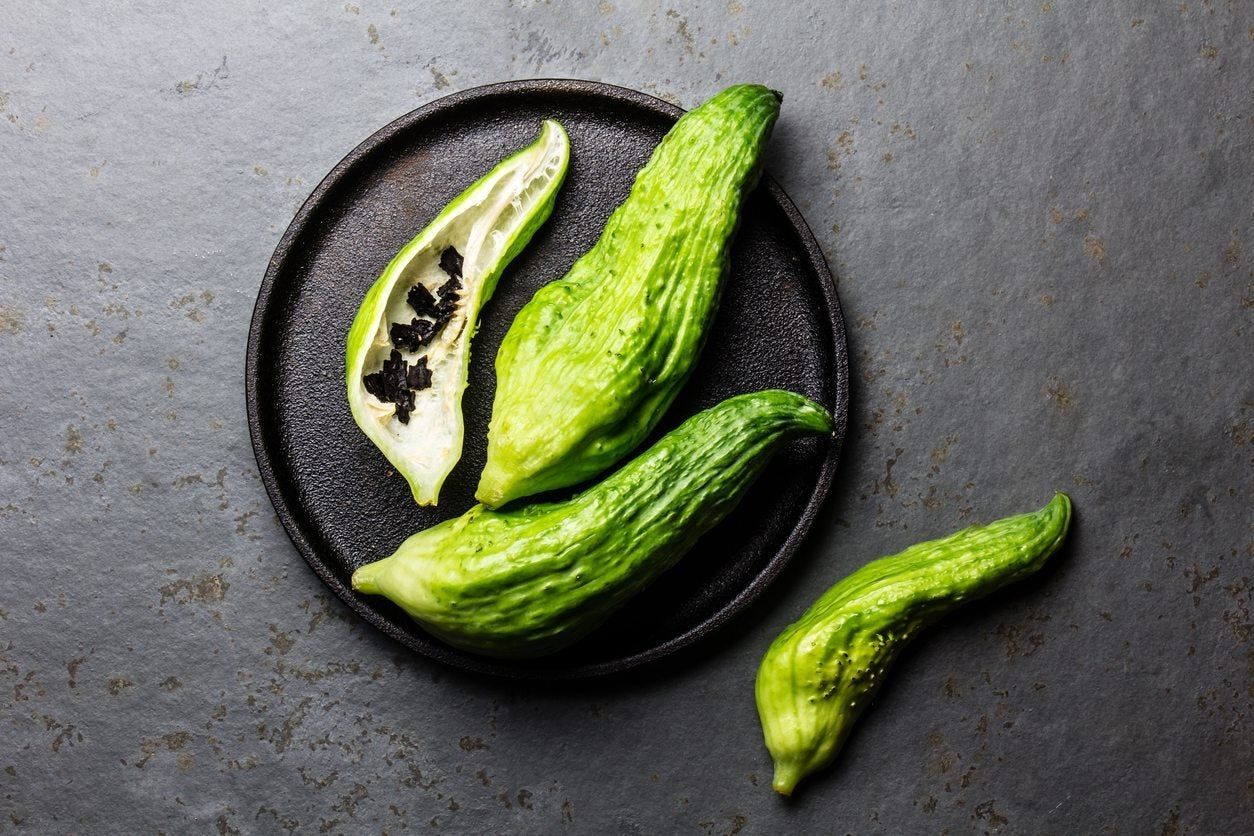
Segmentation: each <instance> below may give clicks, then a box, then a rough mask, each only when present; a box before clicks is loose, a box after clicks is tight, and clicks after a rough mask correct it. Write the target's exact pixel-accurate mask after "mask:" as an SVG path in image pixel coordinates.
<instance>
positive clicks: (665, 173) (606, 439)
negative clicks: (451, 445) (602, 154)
mask: <svg viewBox="0 0 1254 836" xmlns="http://www.w3.org/2000/svg"><path fill="white" fill-rule="evenodd" d="M779 103H780V94H779V93H776V92H773V91H771V90H769V89H767V88H766V87H762V86H760V85H756V84H744V85H738V86H735V87H729V88H727V89H726V90H724V91H722V92H721V93H719V94H718V95H716V96H714V97H713V98H712V99H710V100H709V101H707V102H706V103H705V104H703V105H701V106H700V107H698V108H696V109H695V110H693V111H691V112H690V113H687V114H685V115H684V116H683V117H681V118H680V119H679V121H678V122H677V123H676V124H675V126H674V127H673V128H672V129H671V130H670V132H669V133H667V135H666V137H665V138H664V139H663V140H662V142H661V144H659V145H658V147H657V148H656V149H655V150H654V152H653V156H652V157H651V158H650V160H649V162H648V164H647V165H646V166H645V167H644V168H643V169H642V170H641V171H640V173H639V174H638V175H637V177H636V181H635V184H634V185H633V186H632V189H631V194H630V195H629V196H628V197H627V199H626V200H625V201H624V202H623V203H622V205H620V206H619V207H618V208H617V209H616V210H615V211H614V214H613V215H611V216H610V219H609V221H608V222H607V223H606V225H605V229H604V231H603V232H602V233H601V237H600V239H599V240H598V241H597V243H596V245H595V246H593V248H592V249H591V250H589V251H588V252H587V253H586V254H584V256H583V257H581V258H580V259H579V260H578V261H576V262H575V264H574V266H573V267H571V269H570V272H569V273H568V274H567V275H566V277H565V278H563V279H561V280H560V281H556V282H553V283H551V284H549V285H547V286H545V287H544V288H542V289H541V290H540V291H539V292H538V293H536V295H535V297H534V298H533V299H532V300H531V301H530V302H529V303H528V304H527V305H526V306H525V307H524V308H523V309H522V310H521V311H520V312H519V314H518V316H517V318H515V320H514V322H513V324H512V325H511V326H510V329H509V332H508V333H507V334H506V335H505V339H504V341H503V342H502V344H501V348H500V351H499V352H498V353H497V356H496V373H497V387H496V399H495V403H494V404H493V408H492V420H491V425H490V427H489V430H488V454H487V464H486V466H485V467H484V470H483V474H482V476H481V477H480V481H479V486H478V490H477V491H476V494H475V496H476V498H478V499H479V501H480V502H482V503H483V504H485V505H487V506H489V507H493V508H496V507H499V506H501V505H503V504H504V503H506V502H509V501H511V500H514V499H518V498H519V497H523V496H529V495H531V494H535V493H539V492H541V491H546V490H552V489H555V488H562V487H567V486H570V485H575V484H578V483H580V482H583V481H585V480H587V479H589V478H591V477H593V476H596V475H597V474H599V473H601V472H602V471H604V470H605V469H606V468H608V467H610V466H611V465H613V464H615V463H616V462H618V461H619V460H620V459H622V458H623V457H624V456H625V455H626V454H627V453H629V452H630V451H631V450H633V449H634V448H635V447H636V446H637V445H638V444H639V443H640V442H641V441H643V440H644V438H645V437H646V436H647V435H648V434H649V432H650V431H651V430H652V429H653V428H654V427H655V426H656V425H657V423H658V421H659V420H660V419H661V417H662V415H663V413H665V411H666V409H667V407H669V406H670V404H671V402H672V401H673V400H674V398H675V395H676V394H677V393H678V392H679V390H680V388H681V387H682V386H683V384H684V382H685V381H686V380H687V379H688V376H689V374H690V373H691V371H692V369H693V366H694V365H695V364H696V361H697V357H698V355H699V354H700V351H701V346H702V344H703V342H704V340H705V335H706V332H707V330H708V326H709V324H710V322H711V320H712V319H713V317H714V313H715V310H716V309H717V307H718V300H719V292H720V286H721V284H722V279H723V276H724V274H725V272H726V270H727V263H728V253H729V250H730V248H731V242H732V236H733V234H734V233H735V230H736V225H737V222H738V221H739V217H740V207H741V203H742V201H743V198H744V196H745V194H746V193H747V192H748V191H749V190H751V189H752V188H753V186H754V184H755V183H756V181H757V178H758V175H759V171H760V157H761V153H762V149H763V147H764V146H765V144H766V141H767V138H768V137H769V135H770V132H771V128H772V126H773V125H774V124H775V119H776V117H777V116H778V114H779Z"/></svg>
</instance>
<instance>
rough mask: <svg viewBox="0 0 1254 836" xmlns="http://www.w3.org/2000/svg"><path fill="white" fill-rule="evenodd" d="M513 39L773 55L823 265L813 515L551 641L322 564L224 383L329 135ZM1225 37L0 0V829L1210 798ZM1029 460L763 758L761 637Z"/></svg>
mask: <svg viewBox="0 0 1254 836" xmlns="http://www.w3.org/2000/svg"><path fill="white" fill-rule="evenodd" d="M210 5H212V6H214V7H217V9H218V10H217V11H215V12H213V13H208V12H205V11H203V7H207V6H210ZM54 6H62V7H64V8H63V9H62V10H54V9H53V8H52V7H54ZM123 6H125V7H126V8H127V9H128V10H127V11H117V10H116V9H117V8H118V7H123ZM176 6H183V7H184V10H183V11H178V10H176V9H175V8H174V7H176ZM946 6H959V7H960V8H958V9H957V10H947V9H945V8H944V7H946ZM71 7H72V8H73V11H70V10H69V9H70V8H71ZM110 9H112V10H110ZM472 9H473V10H472ZM534 76H575V77H582V78H591V79H600V80H605V81H610V82H615V83H619V84H623V85H627V86H630V87H635V88H638V89H642V90H645V91H649V92H652V93H655V94H657V95H660V96H663V97H665V98H667V99H669V100H672V101H677V102H679V103H681V104H683V105H686V106H688V105H692V104H694V103H696V102H698V101H700V100H701V99H702V98H704V97H705V96H707V95H709V94H711V93H713V92H714V91H716V90H717V89H718V88H719V87H720V86H722V85H724V84H726V83H730V82H732V81H738V80H754V81H762V82H766V83H768V84H770V85H771V86H773V87H777V88H779V89H781V90H783V91H784V92H785V94H786V99H785V103H784V111H783V118H782V121H781V123H780V126H779V129H778V131H777V134H776V138H775V140H774V141H773V144H772V147H771V151H770V159H769V168H770V169H771V171H772V173H773V174H774V175H775V176H776V177H777V178H779V179H780V180H781V181H782V183H783V184H784V186H785V188H787V189H788V191H789V192H790V193H791V194H792V196H793V197H794V198H795V199H796V200H797V202H798V203H799V205H800V206H801V208H802V210H803V211H804V212H805V214H806V216H807V218H808V219H809V221H810V223H811V225H812V226H813V228H814V229H815V232H816V233H817V235H818V237H819V239H820V240H821V241H822V242H823V244H824V247H825V248H826V249H827V251H828V254H829V257H830V259H831V261H832V265H833V267H834V268H835V269H836V270H837V271H838V272H839V274H840V294H841V299H842V301H843V303H844V306H845V313H846V317H847V321H848V324H849V330H850V341H851V344H850V350H851V351H850V353H851V356H852V358H853V361H854V370H853V371H854V377H855V388H854V392H853V396H854V402H853V411H852V413H851V422H850V425H851V430H852V432H851V437H850V438H849V441H848V443H847V446H846V459H845V462H844V464H843V468H842V472H841V474H840V477H839V480H838V484H837V485H836V488H835V491H834V496H833V499H832V501H831V502H830V503H829V505H828V507H827V510H826V513H825V515H824V517H825V519H824V521H823V523H822V524H821V525H820V526H819V528H818V530H817V531H815V533H814V536H813V537H812V538H811V539H810V541H809V542H808V545H807V547H806V548H805V549H803V551H802V553H801V554H800V555H799V556H798V558H797V559H796V560H795V561H794V563H793V564H792V565H791V566H790V567H789V569H788V571H787V572H786V573H785V575H784V577H783V578H782V579H781V580H780V582H778V583H777V584H776V586H775V587H773V589H772V590H771V592H770V594H768V596H767V597H766V599H765V600H764V601H763V602H762V603H761V604H760V605H758V606H756V607H755V608H753V609H752V610H751V611H750V612H749V613H748V614H747V616H746V617H744V618H742V619H741V620H740V621H739V622H738V623H737V624H735V625H734V626H733V627H732V628H731V629H730V630H728V631H726V632H725V633H724V634H722V635H720V636H719V637H718V638H717V639H716V640H714V641H713V642H710V643H707V644H704V645H701V646H700V647H699V648H698V649H697V651H696V652H695V653H690V654H687V655H686V656H684V657H683V658H682V660H681V661H680V662H679V663H678V664H672V665H668V666H662V667H659V668H650V669H644V670H640V671H638V672H636V673H634V674H632V675H631V676H630V677H628V678H627V679H625V680H618V681H614V682H608V683H590V684H581V685H573V686H563V687H561V688H551V689H540V688H535V687H531V686H520V685H510V684H500V683H497V682H493V681H487V680H481V679H476V678H471V677H467V676H464V675H461V674H458V673H456V672H453V671H450V670H447V669H444V668H441V667H438V666H435V665H433V664H430V663H428V662H426V661H424V660H422V659H419V658H411V657H410V656H409V655H407V654H406V653H403V652H401V651H400V649H399V648H398V646H396V645H393V644H392V643H390V642H389V641H387V640H385V639H383V638H381V637H380V636H378V635H376V634H375V633H374V632H373V631H372V630H371V629H369V628H366V627H363V626H362V625H361V624H360V623H358V621H357V620H356V619H355V617H353V616H351V615H350V614H349V613H348V611H347V610H346V609H345V608H344V607H342V606H340V605H339V603H338V602H337V601H335V600H332V599H329V598H328V595H327V593H326V592H324V591H323V587H322V586H321V584H320V583H319V582H318V580H317V579H316V578H315V577H314V575H313V574H312V573H311V572H310V571H309V570H308V569H307V568H306V566H305V564H304V563H303V562H302V561H301V560H300V558H299V557H298V556H297V554H296V552H295V550H294V549H293V548H292V547H291V546H290V544H289V542H288V541H287V539H286V537H285V535H284V533H283V531H282V530H281V528H280V527H279V526H278V524H277V523H276V521H275V519H274V517H273V515H272V513H271V510H270V506H269V503H268V501H267V499H266V496H265V492H264V490H263V488H262V486H261V484H260V483H259V481H258V476H257V472H256V469H255V466H254V462H253V457H252V451H251V449H250V447H249V442H248V434H247V429H246V425H245V418H244V404H243V385H242V377H243V360H244V356H243V355H244V343H245V337H246V333H247V328H248V319H249V315H250V313H251V310H252V304H253V298H254V295H255V293H256V290H257V287H258V284H259V282H260V279H261V275H262V272H263V270H264V266H265V264H266V260H267V258H268V257H269V255H270V253H271V251H272V250H273V247H274V245H275V243H276V241H277V239H278V236H279V234H280V233H281V231H282V230H283V229H284V227H285V226H286V224H287V223H288V221H289V220H290V218H291V216H292V214H293V212H294V211H295V210H296V208H297V207H298V206H299V205H300V203H301V201H302V200H303V199H304V197H305V196H306V195H307V194H308V192H309V191H310V190H311V189H312V187H313V186H314V185H315V184H316V183H317V181H318V179H319V178H320V177H321V176H322V175H323V174H324V173H325V172H326V171H327V170H328V169H329V168H330V167H331V166H332V165H333V164H334V163H335V162H336V161H337V160H339V159H340V157H341V156H342V155H343V154H345V153H346V152H347V151H348V150H349V149H351V148H352V147H353V146H354V145H355V144H356V143H357V142H358V141H360V140H361V139H363V138H364V137H365V136H367V135H368V134H369V133H371V132H372V131H373V130H375V129H376V128H377V127H379V126H380V125H382V124H384V123H385V122H387V121H389V120H390V119H391V118H393V117H395V116H397V115H399V114H401V113H403V112H405V111H407V110H409V109H411V108H413V107H416V106H417V105H420V104H422V103H423V102H426V101H430V100H431V99H433V98H435V97H438V96H440V95H442V94H444V93H448V92H451V91H454V90H459V89H464V88H467V87H471V86H474V85H477V84H482V83H487V82H492V81H498V80H503V79H511V78H525V77H534ZM1252 79H1254V6H1252V5H1251V4H1250V3H1249V2H1241V1H1240V0H1239V1H1238V2H1223V1H1222V0H1214V2H1210V0H1207V2H1193V0H1189V2H1186V3H1183V4H1177V3H1124V2H1105V3H1089V2H1082V0H1053V2H1047V3H1042V2H1039V0H1038V1H1037V2H1031V3H1020V2H997V3H992V2H967V3H960V4H959V3H955V4H947V3H905V2H883V3H870V2H867V3H839V2H830V0H828V1H827V2H820V1H819V0H811V1H810V2H798V3H789V4H770V3H766V2H751V0H741V2H732V3H723V2H709V3H703V4H699V5H698V4H679V3H676V4H674V8H673V9H672V8H671V7H670V6H668V5H666V4H657V3H645V2H640V3H636V2H626V1H625V0H617V1H616V2H603V3H600V4H595V3H578V4H576V3H559V2H553V3H541V2H521V0H520V2H513V3H503V2H492V3H475V4H470V3H452V2H448V3H439V4H436V3H431V4H424V5H423V7H422V8H411V7H409V6H408V5H403V4H399V3H396V2H395V0H392V3H376V2H371V0H359V2H356V3H351V4H344V3H339V2H335V3H321V4H318V3H302V4H295V3H287V4H280V3H262V2H244V0H231V2H219V3H214V4H202V3H166V2H156V1H155V0H150V1H149V2H131V3H86V2H84V3H60V4H58V3H53V2H40V3H33V4H27V3H18V2H16V0H5V2H3V3H0V352H3V357H4V360H3V362H2V363H0V557H2V558H3V582H2V585H0V831H10V830H12V831H14V832H60V831H65V832H69V831H78V832H93V833H144V832H158V831H164V832H167V833H175V832H221V833H234V832H241V833H252V832H258V833H275V832H283V831H296V832H309V833H316V832H346V833H351V832H388V833H398V832H402V831H406V830H409V831H427V830H441V831H448V832H466V833H510V832H521V833H549V832H581V833H665V832H680V833H686V832H692V833H710V834H717V833H736V832H739V833H744V834H747V833H762V834H773V833H779V832H787V831H795V832H853V833H886V834H890V833H934V832H950V833H966V832H990V833H1033V832H1053V833H1066V832H1071V833H1081V832H1083V833H1098V832H1102V833H1124V834H1137V833H1163V834H1183V833H1190V834H1203V833H1207V834H1210V833H1236V832H1239V831H1240V830H1242V829H1243V828H1245V827H1248V824H1249V821H1250V817H1251V816H1252V815H1254V804H1252V799H1254V796H1252V795H1251V787H1252V786H1254V783H1252V782H1254V756H1252V752H1251V748H1252V744H1251V741H1252V739H1254V732H1252V730H1251V722H1252V719H1251V716H1250V715H1251V700H1252V694H1254V690H1252V686H1251V677H1252V669H1251V659H1252V658H1254V656H1251V653H1252V652H1254V651H1252V649H1251V646H1250V630H1251V627H1250V596H1251V584H1250V580H1249V576H1250V574H1251V572H1250V567H1251V563H1252V562H1254V524H1252V516H1254V515H1252V512H1251V507H1252V506H1254V502H1252V499H1251V472H1252V471H1251V459H1252V456H1251V451H1252V449H1254V448H1252V447H1251V442H1252V441H1254V429H1252V427H1251V420H1252V418H1251V410H1252V403H1254V385H1252V383H1251V380H1252V379H1254V368H1252V363H1254V361H1252V360H1251V358H1252V357H1254V331H1252V329H1251V303H1252V302H1254V278H1252V277H1254V226H1252V223H1251V221H1252V217H1251V214H1252V206H1254V201H1252V199H1251V186H1252V185H1254V182H1252V181H1254V98H1252V95H1251V80H1252ZM1055 488H1062V489H1066V490H1068V491H1069V492H1070V493H1071V494H1072V496H1073V498H1074V499H1075V502H1076V506H1077V509H1078V517H1077V522H1076V526H1075V529H1074V535H1073V537H1072V541H1071V542H1072V547H1071V548H1070V549H1068V550H1067V551H1066V552H1065V554H1063V555H1062V556H1061V557H1060V559H1059V560H1058V561H1057V562H1056V569H1055V570H1054V571H1053V572H1051V573H1049V574H1048V575H1047V576H1046V577H1045V578H1043V579H1041V580H1040V581H1039V582H1037V583H1034V584H1032V585H1030V586H1029V587H1027V588H1026V589H1021V590H1019V591H1017V592H1016V593H1015V594H1013V595H1010V596H1003V597H1001V598H999V599H997V600H996V601H993V602H990V603H989V604H987V605H980V606H976V607H973V608H971V609H970V610H969V611H966V612H964V613H962V614H961V615H959V616H957V617H955V618H953V619H951V620H950V621H948V622H947V623H946V626H945V627H944V628H943V629H941V630H938V631H937V632H935V633H934V634H932V635H931V636H930V637H929V638H927V639H926V640H924V641H922V642H920V643H919V645H918V647H917V651H916V652H913V653H912V654H911V655H909V656H908V657H907V658H906V659H905V660H904V661H903V663H902V664H901V665H900V666H899V668H898V669H897V671H896V673H895V674H894V677H893V680H892V682H891V684H890V685H889V686H888V687H887V689H886V690H885V692H884V694H883V696H882V698H881V699H880V700H879V703H878V706H877V707H876V708H875V709H874V710H873V711H872V712H871V713H870V714H869V715H868V716H867V717H866V718H865V721H864V722H863V723H862V725H861V728H860V731H859V732H858V734H857V735H856V736H855V738H854V739H853V740H852V742H851V744H850V745H849V747H848V748H847V750H846V751H845V753H844V755H843V756H842V757H841V760H840V763H839V765H838V767H837V768H836V769H835V770H833V771H831V772H829V773H828V774H826V775H824V776H823V777H821V778H818V779H816V780H814V781H812V782H811V783H810V784H809V785H808V786H804V787H803V790H802V792H801V793H800V795H799V797H797V798H796V799H794V800H793V801H791V802H789V803H785V802H782V801H781V800H779V799H777V798H775V797H774V796H773V794H772V793H771V791H770V789H769V787H768V786H767V785H768V783H769V777H768V776H769V764H768V759H767V757H766V754H765V752H764V750H763V747H762V745H761V742H760V737H759V731H758V727H757V720H756V715H755V711H754V707H753V700H752V692H751V679H752V675H753V671H754V669H755V666H756V662H757V660H758V658H759V656H760V654H761V653H762V651H763V650H764V648H765V646H766V644H767V642H768V640H769V638H770V637H771V636H772V635H774V634H775V633H776V632H777V631H778V630H779V629H780V628H781V627H782V626H783V625H784V624H786V623H788V622H789V621H791V620H792V619H793V618H795V617H796V616H797V615H798V614H799V613H800V612H801V611H802V610H803V609H804V608H805V606H806V605H807V604H808V603H809V601H810V600H812V599H813V597H815V596H816V595H817V594H818V593H819V592H820V591H821V590H822V589H824V588H825V587H826V586H827V585H828V584H830V583H831V582H833V581H835V580H836V579H837V578H839V577H840V576H841V575H843V574H844V573H846V572H847V571H849V570H850V569H852V568H853V567H855V566H857V565H859V564H860V563H862V562H864V561H866V560H869V559H871V558H872V557H874V556H876V555H877V554H880V553H884V552H886V551H891V550H896V549H898V548H900V547H903V546H905V545H907V544H908V543H909V542H911V541H913V540H915V539H920V538H923V537H925V536H932V535H938V534H941V533H943V532H946V531H948V530H950V529H953V528H955V527H958V526H961V525H963V524H965V523H967V522H969V521H974V520H978V519H991V518H994V517H997V516H1001V515H1004V514H1008V513H1012V512H1016V511H1021V510H1026V509H1028V508H1032V507H1035V506H1037V505H1039V504H1042V503H1043V502H1044V501H1045V500H1046V499H1047V498H1048V497H1049V495H1050V492H1051V491H1052V490H1053V489H1055ZM1242 823H1244V824H1242Z"/></svg>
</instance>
